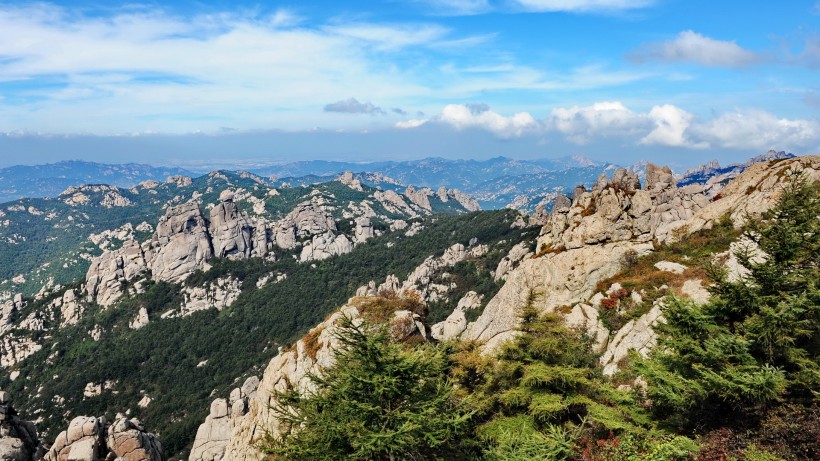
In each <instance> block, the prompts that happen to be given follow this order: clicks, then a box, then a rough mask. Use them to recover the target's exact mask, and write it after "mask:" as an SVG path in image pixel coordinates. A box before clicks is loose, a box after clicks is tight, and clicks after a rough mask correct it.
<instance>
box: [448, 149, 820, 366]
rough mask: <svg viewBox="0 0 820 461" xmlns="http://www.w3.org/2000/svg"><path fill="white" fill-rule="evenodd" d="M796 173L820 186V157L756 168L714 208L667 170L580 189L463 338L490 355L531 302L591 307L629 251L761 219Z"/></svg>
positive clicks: (618, 175)
mask: <svg viewBox="0 0 820 461" xmlns="http://www.w3.org/2000/svg"><path fill="white" fill-rule="evenodd" d="M792 169H799V170H802V171H805V173H806V174H807V175H808V176H809V177H810V178H811V179H812V180H818V179H820V157H817V156H815V157H798V158H794V159H787V160H782V161H775V162H768V163H757V164H754V165H752V166H751V167H749V168H748V169H747V170H746V171H745V172H744V173H743V174H741V175H740V176H739V177H737V178H736V179H735V180H734V181H732V182H731V183H729V184H728V185H727V186H726V188H725V189H723V191H722V193H721V195H720V196H718V197H717V200H713V201H710V200H709V199H707V198H706V197H705V196H704V195H703V193H702V186H698V185H689V186H685V187H682V188H678V187H677V186H676V185H675V180H674V177H673V176H672V175H671V172H670V171H669V170H668V169H666V168H658V167H656V166H655V165H652V164H649V165H648V166H647V179H646V184H645V185H644V187H643V188H639V187H638V186H639V183H638V182H637V178H636V177H634V176H632V174H630V173H629V172H627V171H625V170H617V171H616V172H615V174H614V175H613V177H612V178H611V179H607V178H606V177H601V178H599V180H598V182H597V183H596V184H595V186H594V187H593V189H592V190H591V191H585V190H577V191H576V193H575V194H574V197H573V199H572V200H571V201H570V200H562V201H560V202H557V203H561V204H562V206H558V205H556V207H555V208H554V209H553V211H552V214H551V215H550V217H549V219H548V221H547V224H546V225H545V226H544V227H543V229H542V231H541V236H540V237H539V239H538V248H539V250H540V254H539V255H537V256H536V257H534V258H532V259H526V260H524V261H523V262H522V263H521V265H520V266H519V267H518V268H517V269H516V270H514V271H512V272H510V273H509V274H508V275H507V283H506V284H505V285H504V287H502V288H501V290H500V291H499V293H498V295H497V296H496V297H495V298H493V299H492V300H491V301H490V302H489V304H488V305H487V307H486V309H485V310H484V312H483V313H482V315H481V316H480V317H479V318H478V319H477V320H476V321H475V322H473V323H471V324H469V325H468V326H467V328H466V330H465V331H464V333H463V334H462V335H461V337H462V338H464V339H475V340H480V341H486V348H487V349H488V350H494V349H495V348H496V347H498V346H499V345H500V344H501V343H503V342H504V341H506V340H508V339H509V338H511V337H512V336H514V335H515V329H516V326H517V325H518V310H519V308H520V307H521V306H523V305H526V304H527V303H528V302H531V303H532V304H533V305H534V306H536V307H537V308H539V309H540V310H541V311H544V312H552V311H554V310H556V309H557V308H558V307H561V306H573V305H575V304H578V303H581V302H583V301H585V300H586V299H588V298H589V297H590V296H591V295H592V294H593V292H594V288H595V286H596V284H597V283H598V282H599V281H601V280H604V279H606V278H608V277H610V276H612V275H614V274H615V273H616V272H617V271H618V270H619V269H620V267H621V264H622V261H623V258H624V255H625V254H627V252H629V253H632V252H635V254H637V255H642V254H646V253H648V252H651V251H652V250H653V245H654V244H655V243H663V242H670V241H674V240H676V239H679V238H680V237H681V236H682V235H685V234H688V233H692V232H695V231H698V230H700V229H705V228H711V227H712V226H714V225H715V223H717V222H718V221H719V220H720V219H721V218H722V217H723V216H724V215H727V214H728V216H729V217H730V219H731V220H732V222H733V223H735V225H736V226H740V225H742V223H743V222H744V221H745V219H746V218H747V216H752V217H754V216H760V214H761V213H763V212H764V211H766V210H768V209H769V208H771V207H772V206H773V205H774V203H775V200H776V199H777V197H778V194H780V193H781V188H780V186H779V184H780V183H781V182H782V180H783V178H784V177H785V175H786V174H787V172H788V171H789V170H792Z"/></svg>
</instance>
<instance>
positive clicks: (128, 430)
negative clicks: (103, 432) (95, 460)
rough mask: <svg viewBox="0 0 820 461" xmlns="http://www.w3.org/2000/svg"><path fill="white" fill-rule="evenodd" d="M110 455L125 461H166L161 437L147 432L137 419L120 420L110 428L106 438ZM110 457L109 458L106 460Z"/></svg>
mask: <svg viewBox="0 0 820 461" xmlns="http://www.w3.org/2000/svg"><path fill="white" fill-rule="evenodd" d="M106 442H107V444H108V447H107V448H108V451H109V453H113V454H114V455H116V457H117V459H120V458H121V459H124V460H125V461H165V459H166V458H165V453H164V451H163V449H162V444H161V443H160V441H159V437H157V436H156V435H154V434H151V433H148V432H146V431H145V427H144V426H143V424H142V423H141V422H140V421H139V420H138V419H135V418H132V419H128V418H119V419H117V420H116V421H115V422H114V424H112V425H111V426H109V427H108V436H107V437H106ZM108 457H110V455H109V456H107V457H106V459H107V458H108Z"/></svg>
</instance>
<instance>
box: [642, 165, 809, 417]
mask: <svg viewBox="0 0 820 461" xmlns="http://www.w3.org/2000/svg"><path fill="white" fill-rule="evenodd" d="M787 174H788V177H787V178H785V179H786V180H785V182H784V187H783V191H782V194H781V196H780V198H779V199H778V200H777V202H776V205H775V206H774V207H773V209H772V210H770V211H769V212H767V213H765V214H764V215H763V216H762V219H761V220H759V221H750V222H749V224H748V225H747V226H748V227H747V230H746V231H745V233H744V235H745V236H746V238H747V239H749V240H751V241H752V242H754V243H755V244H756V246H757V247H758V248H759V250H760V251H762V252H763V253H764V256H762V259H761V257H760V255H759V254H757V257H756V255H755V253H756V252H755V251H753V250H744V251H739V252H738V253H737V254H736V256H737V258H738V260H739V261H740V263H741V264H742V266H743V267H745V268H746V269H747V270H748V275H747V276H745V277H743V278H741V279H740V280H736V281H729V280H728V279H727V276H726V275H727V274H726V272H725V271H724V270H721V269H714V268H713V269H712V270H711V271H710V274H711V275H712V278H713V282H714V286H713V288H712V292H713V294H714V295H715V296H714V297H713V299H712V300H711V301H710V302H709V303H708V304H706V305H704V306H696V305H694V304H693V303H691V302H685V301H681V300H677V299H672V300H670V301H669V302H668V303H667V305H666V306H665V307H664V316H665V318H666V324H664V325H661V326H659V327H658V328H657V331H658V333H659V340H658V346H657V347H656V348H655V350H654V351H653V353H652V354H651V358H650V359H649V360H644V359H641V358H639V357H635V359H636V363H637V365H636V367H637V371H638V372H639V373H640V374H641V375H642V376H643V377H644V378H645V379H646V381H647V382H648V383H649V387H648V396H649V398H650V400H651V401H652V403H653V407H654V409H655V411H656V412H657V414H658V415H659V416H661V417H662V418H665V419H666V420H667V421H668V422H671V423H673V424H675V425H677V426H679V427H688V428H692V427H693V426H694V425H695V424H698V425H708V424H710V423H711V424H724V423H729V422H730V421H744V422H747V421H749V418H748V417H750V416H759V415H761V414H763V413H764V412H765V410H766V409H767V408H769V407H770V406H771V405H773V404H775V403H778V402H781V401H782V400H790V401H797V402H800V401H802V402H810V401H811V400H812V399H813V398H816V397H817V396H818V392H819V391H820V365H818V358H820V355H819V353H820V330H818V327H820V324H819V323H818V320H820V318H819V317H818V316H819V315H820V269H818V264H819V263H820V198H818V197H819V196H820V194H818V185H817V184H810V183H809V182H808V180H807V178H806V177H805V176H804V175H803V174H801V173H799V172H795V171H792V172H789V173H787Z"/></svg>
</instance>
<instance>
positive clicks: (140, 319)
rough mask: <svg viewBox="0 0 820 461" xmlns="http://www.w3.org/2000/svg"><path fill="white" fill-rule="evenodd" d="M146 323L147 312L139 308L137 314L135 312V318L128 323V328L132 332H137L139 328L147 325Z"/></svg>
mask: <svg viewBox="0 0 820 461" xmlns="http://www.w3.org/2000/svg"><path fill="white" fill-rule="evenodd" d="M148 323H149V320H148V310H147V309H146V308H144V307H141V308H140V310H139V312H137V316H136V317H134V319H133V320H131V321H130V322H128V328H131V329H132V330H139V329H140V328H142V327H144V326H146V325H148Z"/></svg>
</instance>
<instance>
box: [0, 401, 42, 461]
mask: <svg viewBox="0 0 820 461" xmlns="http://www.w3.org/2000/svg"><path fill="white" fill-rule="evenodd" d="M10 400H11V398H10V396H9V394H8V392H6V391H3V390H0V460H2V461H34V460H38V459H40V458H42V457H43V454H44V453H45V449H44V448H43V447H42V445H41V444H40V440H39V439H38V438H37V428H36V427H35V425H34V423H32V422H29V421H24V420H22V419H20V417H19V416H18V414H17V411H15V410H14V407H12V405H11V401H10Z"/></svg>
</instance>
